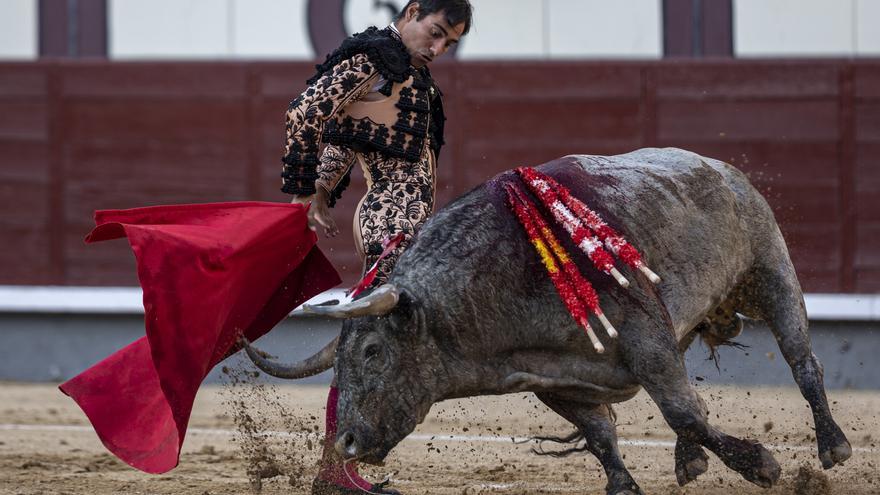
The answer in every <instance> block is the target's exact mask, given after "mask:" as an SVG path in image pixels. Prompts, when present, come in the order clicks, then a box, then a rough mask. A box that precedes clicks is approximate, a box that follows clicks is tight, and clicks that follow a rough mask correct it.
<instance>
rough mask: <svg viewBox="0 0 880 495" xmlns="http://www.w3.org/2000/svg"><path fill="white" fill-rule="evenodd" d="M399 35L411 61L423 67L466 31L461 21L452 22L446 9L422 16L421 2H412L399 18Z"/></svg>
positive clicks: (415, 65)
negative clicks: (452, 24)
mask: <svg viewBox="0 0 880 495" xmlns="http://www.w3.org/2000/svg"><path fill="white" fill-rule="evenodd" d="M397 27H398V30H399V31H400V38H401V39H402V40H403V44H404V45H406V48H407V51H409V54H410V57H412V65H413V67H415V68H420V67H423V66H425V65H428V64H429V63H431V62H432V61H434V60H435V59H436V58H438V57H440V56H441V55H443V54H444V53H446V51H447V50H449V48H451V47H452V46H453V45H455V44H456V43H458V41H459V40H460V39H461V37H462V36H463V34H464V29H465V24H464V23H463V22H462V23H460V24H456V25H455V26H450V25H449V22H448V21H447V20H446V13H445V12H444V11H442V10H441V11H439V12H434V13H433V14H428V15H426V16H424V17H422V18H421V19H419V5H418V4H417V3H416V4H412V5H410V6H409V8H407V10H406V12H404V14H403V17H402V18H401V19H400V20H399V21H398V22H397Z"/></svg>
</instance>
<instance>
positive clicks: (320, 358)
mask: <svg viewBox="0 0 880 495" xmlns="http://www.w3.org/2000/svg"><path fill="white" fill-rule="evenodd" d="M338 342H339V336H337V337H336V338H335V339H333V341H331V342H330V343H329V344H327V345H326V346H324V348H323V349H321V350H320V351H318V352H317V353H316V354H314V355H313V356H311V357H309V358H306V359H303V360H302V361H300V362H298V363H294V364H281V363H276V362H274V361H270V360H269V359H267V358H266V356H267V354H266V353H265V352H263V351H261V350H259V349H256V348H254V347H252V346H251V343H250V342H248V340H247V339H246V338H244V337H242V338H241V344H242V345H243V346H244V350H245V351H247V355H248V357H250V358H251V361H253V362H254V364H255V365H257V368H260V369H261V370H263V371H265V372H266V373H267V374H269V375H272V376H274V377H277V378H289V379H292V380H296V379H298V378H306V377H309V376H313V375H317V374H318V373H321V372H323V371H327V370H329V369H330V368H332V367H333V358H334V357H335V356H336V344H337V343H338Z"/></svg>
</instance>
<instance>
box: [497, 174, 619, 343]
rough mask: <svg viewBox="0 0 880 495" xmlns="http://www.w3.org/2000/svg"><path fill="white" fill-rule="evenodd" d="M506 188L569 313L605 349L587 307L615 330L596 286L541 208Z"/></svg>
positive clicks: (613, 333) (510, 186)
mask: <svg viewBox="0 0 880 495" xmlns="http://www.w3.org/2000/svg"><path fill="white" fill-rule="evenodd" d="M505 190H506V192H507V200H508V204H509V206H510V209H511V210H513V212H514V214H515V215H516V218H517V220H519V222H520V225H522V227H523V229H524V230H525V231H526V233H527V234H528V236H529V241H530V242H531V243H532V245H533V246H534V247H535V250H536V251H537V252H538V255H539V256H540V258H541V261H542V262H543V263H544V267H545V268H546V269H547V273H548V274H549V276H550V279H551V280H552V281H553V285H554V286H555V287H556V291H557V292H558V293H559V296H560V297H561V298H562V301H563V302H564V303H565V306H566V308H568V311H569V313H570V314H571V316H572V317H573V318H574V320H575V321H576V322H578V324H579V325H581V326H582V327H583V328H584V330H586V332H587V335H588V336H589V337H590V342H592V344H593V348H594V349H595V350H596V352H599V353H602V352H604V351H605V347H604V346H603V345H602V343H601V342H600V341H599V338H598V337H596V333H595V332H594V331H593V328H592V327H591V326H590V323H589V321H588V311H591V312H593V313H594V314H595V315H596V316H597V317H598V318H599V321H601V322H602V325H603V326H604V327H605V330H606V331H607V332H608V335H609V336H611V337H612V338H613V337H616V336H617V331H616V330H615V329H614V327H613V326H612V325H611V323H610V322H609V321H608V319H607V318H606V317H605V315H604V314H603V313H602V309H601V308H600V307H599V297H598V295H597V294H596V291H595V289H593V286H592V285H591V284H590V282H589V281H587V280H585V279H584V278H583V277H582V276H581V274H580V272H579V271H578V269H577V266H576V265H575V264H574V262H572V260H571V258H570V257H569V256H568V253H566V252H565V249H564V248H563V247H562V246H561V245H560V244H559V242H558V241H557V240H556V237H555V236H554V235H553V232H552V231H551V230H550V227H549V226H548V225H547V222H546V221H545V220H544V218H543V217H542V216H541V213H540V211H538V209H537V208H536V207H535V206H534V205H533V204H532V203H531V201H529V199H528V198H527V197H526V196H525V194H523V192H522V191H521V190H520V189H519V188H517V187H516V186H515V185H513V184H507V185H505ZM548 247H549V248H548ZM560 265H561V268H560Z"/></svg>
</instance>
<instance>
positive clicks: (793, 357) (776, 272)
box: [745, 250, 852, 469]
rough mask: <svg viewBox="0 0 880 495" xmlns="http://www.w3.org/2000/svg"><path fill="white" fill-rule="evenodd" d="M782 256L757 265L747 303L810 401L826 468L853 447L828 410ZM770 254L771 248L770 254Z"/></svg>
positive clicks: (796, 289)
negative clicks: (769, 333) (768, 332)
mask: <svg viewBox="0 0 880 495" xmlns="http://www.w3.org/2000/svg"><path fill="white" fill-rule="evenodd" d="M778 253H779V254H778V256H779V257H784V260H778V259H770V260H767V261H764V264H765V265H766V266H768V267H772V268H770V269H766V270H762V269H757V270H755V274H754V276H753V277H752V279H751V284H749V287H750V288H751V290H746V291H745V292H746V294H747V298H748V300H747V301H746V304H747V305H748V306H751V307H752V308H754V311H756V312H757V316H758V317H759V318H760V319H762V320H764V321H765V322H767V324H768V325H769V326H770V330H771V331H772V332H773V335H774V336H775V337H776V342H777V344H778V345H779V350H780V351H782V355H783V356H784V357H785V361H786V362H787V363H788V365H789V366H790V367H791V372H792V375H794V381H795V382H796V383H797V385H798V388H800V390H801V394H802V395H803V396H804V398H805V399H806V400H807V402H808V403H809V404H810V409H812V412H813V421H814V423H815V425H816V442H817V443H818V447H819V460H820V461H821V462H822V467H823V468H825V469H830V468H832V467H834V465H835V464H839V463H842V462H843V461H845V460H847V459H849V457H850V456H851V455H852V448H851V447H850V444H849V442H848V441H847V439H846V436H845V435H844V433H843V431H841V429H840V427H839V426H838V425H837V423H836V422H835V421H834V418H833V417H832V416H831V409H830V408H829V406H828V398H827V397H826V396H825V384H824V380H823V370H822V364H821V363H819V360H818V359H817V358H816V355H815V354H813V351H812V348H811V346H810V336H809V334H808V333H807V328H808V322H807V313H806V309H805V308H804V299H803V296H802V294H801V288H800V283H798V280H797V277H796V276H795V272H794V267H792V265H791V262H790V261H789V260H788V256H782V255H783V254H786V253H785V251H784V250H781V251H778ZM768 256H772V252H771V254H770V255H768Z"/></svg>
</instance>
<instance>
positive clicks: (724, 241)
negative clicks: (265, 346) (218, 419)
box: [249, 149, 852, 494]
mask: <svg viewBox="0 0 880 495" xmlns="http://www.w3.org/2000/svg"><path fill="white" fill-rule="evenodd" d="M538 170H539V171H541V172H543V173H545V174H547V175H549V176H551V177H553V178H555V179H556V180H557V181H558V182H560V183H562V184H564V185H566V186H567V187H568V188H569V189H570V190H571V191H572V193H573V194H574V195H575V196H576V197H578V198H580V199H582V200H584V201H585V202H586V203H587V204H589V205H591V206H592V207H593V208H594V209H595V210H596V211H597V212H598V213H599V214H600V215H601V216H602V217H603V218H604V219H605V220H606V221H607V222H608V223H609V225H611V226H612V227H613V228H615V229H616V230H617V231H618V232H621V233H622V234H623V235H625V236H626V238H627V240H629V241H630V243H632V244H633V245H635V246H636V247H637V248H639V249H640V250H641V251H642V254H643V257H644V259H645V261H646V262H647V264H648V265H649V266H651V267H652V268H654V269H655V271H656V272H657V273H659V274H660V275H661V276H662V277H663V280H662V282H661V283H660V284H658V285H654V284H652V283H651V282H650V281H648V279H647V278H646V277H645V275H643V274H642V273H639V272H638V271H635V270H629V269H627V268H624V269H623V273H624V275H625V276H626V277H627V278H628V279H629V280H630V281H631V282H632V285H631V286H630V287H629V288H622V287H619V286H618V285H617V284H616V283H614V281H613V279H611V278H610V277H607V276H605V275H603V274H601V273H599V272H598V271H596V270H595V268H593V267H592V266H591V265H590V262H589V261H588V260H587V259H578V260H577V263H578V266H579V268H580V269H581V272H582V273H583V274H585V276H586V277H587V278H588V279H589V280H590V281H591V282H592V284H593V285H594V287H596V290H597V291H598V293H599V294H600V303H601V307H602V308H603V310H604V312H605V315H606V316H607V317H608V318H609V319H610V320H611V322H612V323H613V324H614V326H615V327H616V328H617V329H618V331H619V337H618V338H616V339H611V338H608V337H603V344H604V346H605V348H606V351H605V352H604V353H602V354H598V353H597V352H596V351H595V350H594V349H593V346H592V345H591V342H590V340H589V339H588V338H587V336H586V335H585V333H584V331H583V328H582V327H580V326H578V325H577V324H576V322H575V321H574V320H573V319H572V318H571V316H570V315H569V313H568V312H567V310H566V308H565V306H564V304H563V302H562V301H561V300H560V298H559V297H558V295H557V293H556V291H555V289H554V286H553V285H552V282H551V280H550V279H549V277H547V276H546V274H545V272H544V269H543V267H542V265H541V261H540V259H539V258H538V256H536V255H535V253H534V251H533V248H532V246H531V245H530V244H529V242H528V239H527V237H526V234H525V233H524V232H523V231H522V230H521V228H520V227H519V225H518V224H517V220H516V219H515V217H514V216H513V214H512V213H511V212H510V211H509V209H508V207H507V206H506V204H505V199H504V198H505V194H504V184H506V183H508V182H512V181H518V180H519V179H518V178H517V176H516V174H515V173H513V172H509V171H508V172H504V173H502V174H500V175H498V176H496V177H494V178H492V179H491V180H489V181H488V182H486V183H484V184H482V185H480V186H478V187H477V188H475V189H474V190H472V191H470V192H469V193H467V194H465V195H464V196H463V197H461V198H459V199H457V200H456V201H454V202H452V203H451V204H449V205H448V206H446V207H445V208H443V209H442V210H441V211H439V212H438V213H437V214H436V215H435V216H434V217H433V218H432V219H431V220H430V221H428V222H427V223H426V224H425V226H424V227H423V228H422V230H421V232H420V233H419V234H418V236H417V238H416V239H415V241H414V242H413V244H412V245H411V247H410V248H409V250H408V251H406V252H405V253H404V254H403V256H402V257H401V258H400V260H399V262H398V264H397V266H396V268H395V270H394V272H393V274H392V275H391V277H390V278H389V280H388V282H387V283H386V284H385V285H383V286H381V287H379V288H377V289H375V290H374V291H373V292H372V293H370V294H368V295H367V296H365V297H362V298H360V299H357V300H355V301H353V302H351V303H347V304H340V305H336V306H315V307H310V308H308V309H309V310H310V311H311V312H313V313H318V314H322V315H326V316H331V317H338V318H345V321H344V323H343V326H342V332H341V334H340V336H339V337H338V343H337V341H334V342H332V343H331V344H330V345H328V346H327V347H326V348H325V349H324V350H322V351H321V352H320V353H318V354H317V355H316V356H313V357H312V358H310V359H309V360H306V361H304V362H302V363H298V364H296V365H293V366H286V365H280V364H278V363H274V362H271V361H268V360H267V359H265V358H264V357H261V356H260V355H259V354H258V353H257V352H256V351H254V350H253V349H249V354H250V356H251V358H252V359H253V360H255V362H256V363H257V364H258V366H260V367H261V368H263V369H264V370H265V371H267V372H268V373H270V374H273V375H277V376H283V377H299V376H305V375H308V374H313V373H316V372H319V371H322V370H324V369H327V368H329V367H330V366H331V365H333V366H335V368H336V373H337V377H338V381H339V389H340V395H339V404H338V414H339V430H338V431H339V433H338V436H337V438H336V443H335V447H336V449H337V450H338V451H339V453H340V454H341V455H342V456H343V457H344V458H346V459H352V460H353V459H357V460H359V461H362V462H368V463H378V462H381V461H382V460H383V459H384V458H385V456H386V455H387V454H388V452H389V451H390V450H391V449H392V448H393V447H394V446H395V445H397V443H398V442H400V441H401V440H402V439H404V437H406V436H407V435H408V434H409V433H410V432H412V431H413V430H414V429H415V427H416V425H417V424H419V423H420V422H421V421H422V420H423V419H424V418H425V416H426V415H427V413H428V411H429V409H430V408H431V406H432V404H434V403H436V402H439V401H442V400H446V399H453V398H461V397H470V396H478V395H495V394H507V393H512V392H526V391H528V392H533V393H534V394H536V396H537V397H538V398H539V399H540V400H541V401H542V402H543V403H544V404H546V405H547V406H548V407H549V408H550V409H552V410H553V411H555V412H556V413H558V414H559V415H561V416H562V417H563V418H565V419H566V420H568V421H569V422H571V423H572V424H573V425H574V426H575V427H576V428H577V432H578V433H577V435H578V438H579V439H581V440H582V441H583V442H585V449H586V450H589V451H590V452H591V453H592V454H593V455H595V456H596V457H597V458H598V460H599V461H600V462H601V464H602V466H603V468H604V470H605V473H606V475H607V478H608V484H607V486H606V491H607V493H609V494H640V493H642V491H641V489H640V487H639V486H638V484H637V483H636V482H635V480H634V479H633V478H632V476H631V475H630V473H629V472H628V470H627V468H626V466H625V465H624V463H623V460H622V458H621V455H620V452H619V450H618V446H617V438H616V433H615V426H614V419H613V418H614V415H613V411H612V409H611V404H613V403H617V402H623V401H626V400H628V399H630V398H632V397H633V396H634V395H635V394H636V393H637V392H638V391H639V390H640V388H644V389H645V390H646V391H647V393H648V394H649V395H650V397H651V399H652V400H653V401H654V402H655V403H656V404H657V406H658V407H659V409H660V411H661V412H662V414H663V417H664V419H665V420H666V422H667V423H668V424H669V426H670V427H671V428H672V430H673V431H674V432H675V434H676V436H677V441H676V446H675V454H674V457H675V473H676V477H677V479H678V482H679V483H680V484H681V485H684V484H686V483H688V482H690V481H692V480H694V479H696V477H697V476H699V475H700V474H702V473H704V472H705V471H706V469H707V466H708V464H707V463H708V457H707V455H706V453H705V451H704V448H707V449H709V450H710V451H712V452H714V453H715V454H716V455H717V456H718V457H719V458H720V459H721V461H722V462H724V464H726V465H727V466H728V467H729V468H730V469H733V470H734V471H736V472H738V473H740V475H741V476H742V477H743V478H745V479H746V480H748V481H751V482H753V483H755V484H757V485H759V486H762V487H770V486H772V485H773V484H774V483H775V482H776V481H777V480H778V478H779V475H780V471H781V470H780V467H779V464H778V463H777V462H776V460H775V459H774V458H773V456H772V454H771V453H770V452H769V451H768V450H767V449H765V448H764V447H763V446H762V445H761V444H759V443H757V442H753V441H749V440H743V439H739V438H735V437H732V436H730V435H727V434H725V433H724V432H722V431H720V430H719V429H718V428H716V427H714V426H712V425H711V424H710V423H709V421H708V411H707V407H706V405H705V403H704V402H703V401H702V399H701V398H700V397H699V396H698V395H697V392H696V391H695V390H694V387H693V386H692V385H691V384H690V383H689V381H688V376H687V373H686V369H685V365H684V358H683V355H684V351H685V350H686V348H687V347H688V345H690V343H691V342H692V341H693V339H694V337H695V335H697V334H698V333H708V334H711V335H712V336H714V337H716V338H720V339H722V340H723V339H726V338H730V337H732V336H735V335H736V334H737V332H738V331H739V330H740V329H741V321H740V319H739V315H745V316H746V317H749V318H754V319H758V320H762V321H764V322H766V324H767V325H768V326H769V328H770V330H771V331H772V332H773V335H774V336H775V337H776V341H777V343H778V345H779V349H780V350H781V352H782V355H783V356H784V357H785V360H786V362H787V363H788V365H789V366H790V367H791V371H792V374H793V376H794V380H795V382H796V383H797V385H798V387H799V388H800V391H801V393H802V394H803V396H804V398H805V399H806V400H807V402H808V403H809V405H810V407H811V409H812V414H813V419H814V422H815V428H816V441H817V444H818V455H819V459H820V461H821V464H822V466H823V467H824V468H825V469H829V468H831V467H833V466H834V465H836V464H839V463H842V462H843V461H845V460H846V459H847V458H849V457H850V455H851V453H852V449H851V447H850V444H849V442H848V441H847V439H846V437H845V435H844V433H843V432H842V431H841V429H840V427H839V426H838V425H837V424H836V423H835V421H834V419H833V418H832V415H831V411H830V409H829V406H828V400H827V398H826V395H825V389H824V384H823V371H822V366H821V364H820V363H819V361H818V359H817V358H816V356H815V355H814V354H813V353H812V350H811V347H810V337H809V334H808V332H807V326H808V322H807V315H806V311H805V308H804V302H803V296H802V293H801V287H800V284H799V282H798V279H797V277H796V275H795V270H794V267H793V266H792V263H791V260H790V258H789V254H788V249H787V247H786V245H785V241H784V240H783V237H782V234H781V233H780V230H779V228H778V226H777V224H776V221H775V219H774V216H773V213H772V211H771V209H770V207H769V206H768V204H767V202H766V201H765V199H764V198H763V197H762V196H761V194H760V193H759V192H758V191H757V190H756V189H755V188H754V187H753V186H752V185H751V184H750V183H749V181H748V179H747V178H746V176H745V175H744V174H742V173H741V172H740V171H739V170H737V169H736V168H734V167H732V166H730V165H728V164H726V163H723V162H720V161H717V160H713V159H710V158H706V157H702V156H699V155H697V154H694V153H691V152H687V151H684V150H679V149H643V150H638V151H635V152H632V153H629V154H625V155H619V156H608V157H605V156H581V155H576V156H567V157H564V158H560V159H557V160H554V161H551V162H549V163H546V164H544V165H541V166H540V167H538ZM558 237H560V238H562V237H564V236H563V235H561V234H558ZM572 252H573V251H572ZM583 258H586V257H583ZM594 324H595V323H594ZM334 349H335V353H334V352H333V351H334ZM334 354H335V361H333V358H334ZM569 439H571V438H569Z"/></svg>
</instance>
